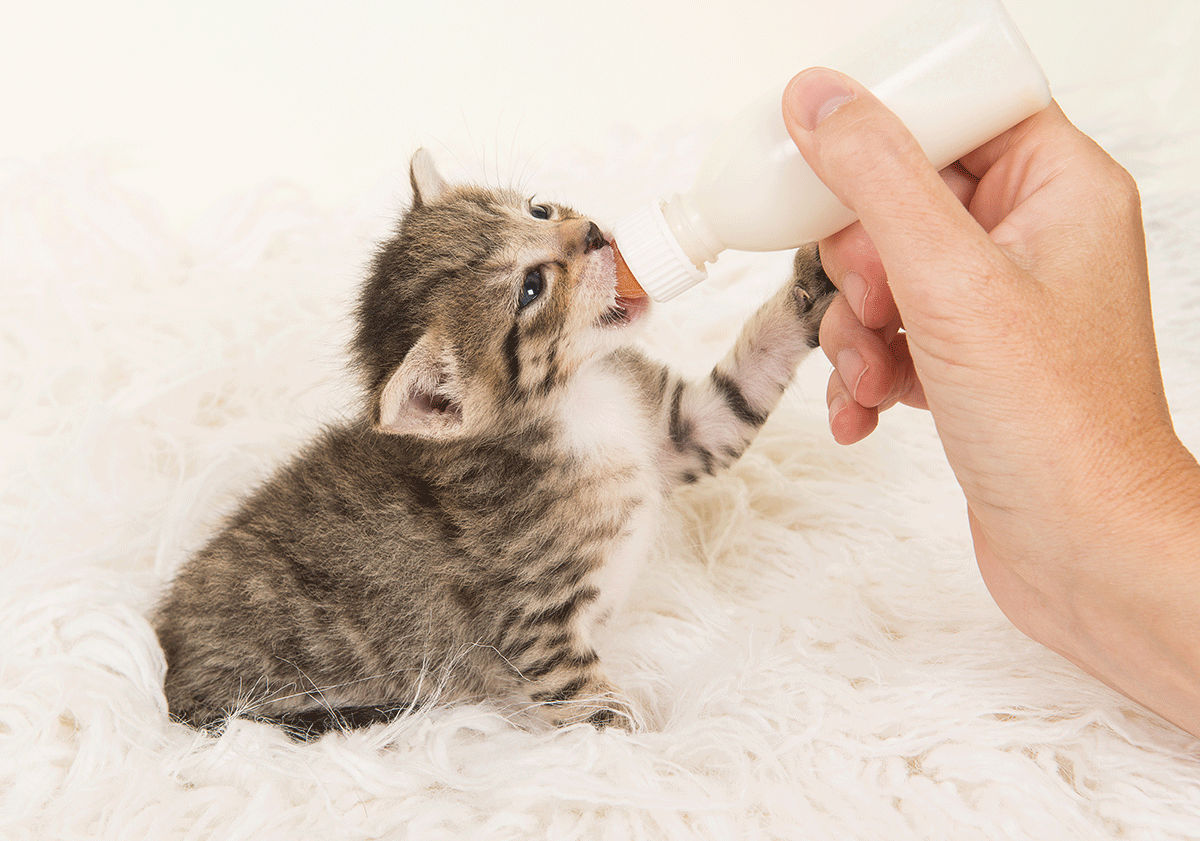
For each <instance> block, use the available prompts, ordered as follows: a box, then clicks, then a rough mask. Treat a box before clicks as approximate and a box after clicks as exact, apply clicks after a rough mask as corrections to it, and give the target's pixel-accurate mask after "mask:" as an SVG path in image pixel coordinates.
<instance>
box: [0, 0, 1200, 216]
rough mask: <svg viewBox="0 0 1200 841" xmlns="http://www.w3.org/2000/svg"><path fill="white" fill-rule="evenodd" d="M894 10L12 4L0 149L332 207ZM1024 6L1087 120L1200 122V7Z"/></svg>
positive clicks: (711, 97)
mask: <svg viewBox="0 0 1200 841" xmlns="http://www.w3.org/2000/svg"><path fill="white" fill-rule="evenodd" d="M896 2H897V0H836V2H832V1H829V2H823V1H822V0H792V2H765V0H742V1H741V2H723V3H721V2H710V3H704V4H701V3H695V2H682V0H670V1H669V2H653V0H610V2H606V3H602V4H601V3H575V2H561V1H560V2H549V0H538V2H529V0H519V2H471V3H453V2H449V3H428V2H422V3H413V2H406V3H397V2H393V3H387V2H341V3H336V4H334V3H328V4H322V3H313V2H283V0H260V1H259V2H245V1H244V0H242V1H241V2H239V0H208V2H186V3H185V2H168V3H151V2H136V1H135V0H105V2H88V3H54V2H49V3H45V2H28V0H25V1H24V2H20V3H15V2H7V0H6V3H5V5H4V7H3V17H2V19H0V24H2V25H0V103H2V105H3V112H2V113H3V119H2V124H3V127H2V129H0V160H4V159H8V160H9V162H10V163H11V161H12V160H13V159H16V160H18V161H43V160H45V159H50V160H53V159H55V158H56V157H61V156H63V155H66V156H68V157H69V156H78V155H79V154H81V153H84V154H88V155H100V156H102V157H103V159H104V160H105V161H106V166H110V167H111V166H116V167H117V168H118V170H119V171H120V173H121V177H122V179H123V180H124V181H125V183H127V184H129V185H130V186H132V187H134V188H135V189H137V190H138V191H139V192H143V193H145V194H148V195H149V196H150V197H152V199H153V200H155V201H156V202H158V203H160V204H161V206H162V207H163V209H164V210H165V212H166V213H167V214H168V216H169V217H170V218H172V219H174V220H176V221H177V222H185V223H186V222H187V221H189V220H191V219H193V218H195V217H196V215H197V214H199V213H202V212H203V211H204V210H205V209H206V208H208V207H211V206H212V204H213V203H214V202H216V201H218V200H219V199H221V198H222V197H224V196H227V195H229V194H230V193H232V192H235V191H237V190H239V189H241V188H244V187H246V186H248V185H253V184H257V183H261V182H262V181H264V180H269V179H283V180H285V181H287V182H289V183H293V184H295V185H298V186H300V187H301V188H303V189H304V190H305V191H306V192H307V193H308V194H309V195H310V196H311V197H312V198H313V199H314V200H315V201H317V202H318V203H320V204H323V205H331V204H341V203H344V202H347V201H352V200H354V199H355V198H356V197H358V196H361V195H363V194H364V193H365V192H367V191H370V190H373V189H374V190H378V189H380V186H381V185H382V186H383V188H384V189H386V190H387V191H390V194H391V195H395V196H399V195H402V194H403V190H404V189H405V187H404V183H403V178H402V177H401V176H402V174H403V166H404V164H405V162H406V160H407V157H408V155H409V154H410V152H411V151H412V149H413V148H414V147H415V146H417V145H419V144H422V143H423V144H427V145H429V146H430V147H431V148H432V149H433V150H434V151H435V153H436V154H437V155H438V157H439V159H440V160H442V161H443V165H444V167H445V168H447V169H448V170H450V172H451V173H452V174H453V173H454V172H455V170H456V169H457V170H458V171H459V172H461V173H466V174H469V175H475V176H478V175H481V174H482V175H485V176H486V177H489V178H492V179H494V180H495V179H499V180H508V179H513V178H518V177H520V178H521V179H522V180H529V177H530V176H531V175H536V171H537V167H538V165H539V161H541V160H544V159H545V158H546V157H548V156H552V155H553V153H554V151H555V150H559V149H564V148H573V149H579V148H583V149H587V150H589V152H591V153H592V154H594V155H598V156H601V157H603V156H604V155H605V154H606V151H605V150H606V149H607V148H621V147H622V146H626V147H627V146H628V144H627V143H626V144H621V143H618V142H616V140H617V139H619V138H625V139H628V138H629V137H631V136H632V137H642V138H644V137H664V138H666V137H670V136H672V134H673V133H683V132H686V131H688V130H695V129H696V128H697V127H699V126H707V125H711V124H714V123H716V122H719V121H720V119H721V117H722V115H724V114H726V113H728V112H729V111H731V110H733V109H736V107H737V106H738V105H740V104H741V103H742V102H744V101H745V100H747V99H749V98H751V97H752V96H753V95H755V94H757V93H758V92H759V91H761V90H763V89H765V88H768V87H770V86H772V85H774V86H778V87H780V88H782V86H783V84H784V82H785V81H786V79H787V78H788V77H790V76H791V75H792V73H794V72H795V71H797V70H799V69H801V68H803V67H805V66H807V65H808V64H809V63H811V62H812V61H813V57H819V56H821V55H822V54H823V53H824V51H825V50H826V49H827V48H828V47H829V45H830V44H833V43H837V42H839V41H842V40H844V39H847V38H852V37H853V35H854V33H855V31H856V30H857V29H858V28H859V27H860V25H861V22H862V21H869V20H871V19H872V18H874V17H878V15H879V14H880V13H881V11H883V10H885V9H887V8H889V7H891V6H894V5H895V4H896ZM1007 5H1008V7H1009V10H1010V12H1011V13H1012V15H1013V17H1014V18H1015V19H1016V20H1017V23H1018V24H1019V25H1020V27H1021V29H1022V30H1023V32H1024V33H1025V35H1026V38H1027V40H1028V41H1029V43H1030V45H1031V47H1032V48H1033V51H1034V53H1035V54H1036V55H1037V56H1038V57H1039V59H1040V60H1041V62H1042V64H1043V66H1044V68H1045V70H1046V72H1047V75H1048V76H1049V78H1050V81H1051V85H1052V87H1053V89H1054V91H1055V93H1056V95H1057V96H1058V98H1059V100H1060V102H1062V103H1063V105H1064V107H1065V108H1066V109H1067V111H1068V114H1070V115H1071V116H1073V117H1074V118H1075V119H1076V120H1077V121H1078V122H1080V123H1081V124H1082V125H1083V126H1084V127H1085V128H1089V127H1091V126H1092V125H1101V124H1103V123H1104V122H1105V121H1106V120H1107V121H1109V122H1112V121H1114V119H1115V118H1116V117H1117V116H1118V115H1116V114H1114V113H1113V112H1114V111H1117V110H1121V111H1123V112H1127V111H1128V110H1130V109H1132V110H1134V111H1136V112H1137V116H1138V118H1139V119H1144V121H1145V122H1146V124H1147V125H1148V126H1150V127H1152V130H1156V131H1157V130H1161V129H1162V128H1163V127H1164V126H1170V127H1172V128H1178V125H1176V124H1177V123H1178V122H1179V121H1180V120H1184V119H1186V120H1189V121H1191V122H1190V124H1191V125H1194V124H1195V116H1196V112H1197V111H1198V110H1200V107H1198V103H1200V98H1198V96H1197V93H1196V88H1197V86H1200V63H1198V60H1197V54H1200V37H1198V36H1197V23H1198V21H1200V3H1196V2H1194V0H1138V1H1137V2H1126V0H1121V2H1114V1H1113V0H1108V1H1107V2H1082V0H1009V2H1008V3H1007ZM1097 80H1099V81H1100V82H1102V83H1111V85H1112V87H1113V89H1114V90H1117V89H1120V90H1122V91H1124V92H1125V94H1124V95H1122V96H1119V97H1114V98H1112V99H1111V100H1110V99H1109V98H1107V97H1106V96H1105V95H1104V90H1105V86H1104V84H1101V85H1093V84H1092V83H1093V82H1095V81H1097ZM1084 85H1087V86H1088V87H1087V89H1086V90H1085V89H1083V86H1084ZM1131 91H1132V93H1130V92H1131ZM1119 116H1120V122H1121V123H1122V124H1125V125H1128V124H1129V120H1128V116H1129V115H1128V113H1122V114H1121V115H1119ZM1184 163H1185V164H1186V165H1188V166H1189V170H1188V173H1189V174H1190V175H1194V174H1195V173H1196V172H1197V171H1200V168H1198V167H1196V161H1195V160H1192V161H1187V162H1184ZM606 164H607V165H608V166H610V167H616V168H618V169H619V166H620V162H619V161H612V160H606ZM533 180H534V181H536V178H535V179H533ZM636 198H637V199H642V198H645V197H642V196H639V197H636Z"/></svg>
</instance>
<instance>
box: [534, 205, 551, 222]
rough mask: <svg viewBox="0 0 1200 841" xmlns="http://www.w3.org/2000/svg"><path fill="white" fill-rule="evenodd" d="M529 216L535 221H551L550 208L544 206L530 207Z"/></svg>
mask: <svg viewBox="0 0 1200 841" xmlns="http://www.w3.org/2000/svg"><path fill="white" fill-rule="evenodd" d="M529 215H530V216H532V217H533V218H534V219H549V218H550V207H549V206H548V205H544V204H531V205H529Z"/></svg>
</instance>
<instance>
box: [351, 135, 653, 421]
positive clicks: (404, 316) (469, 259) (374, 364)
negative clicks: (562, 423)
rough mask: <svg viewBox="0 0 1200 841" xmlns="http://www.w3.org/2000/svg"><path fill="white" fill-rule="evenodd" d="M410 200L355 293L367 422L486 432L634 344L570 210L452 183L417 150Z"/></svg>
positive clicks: (636, 309) (634, 317) (593, 234)
mask: <svg viewBox="0 0 1200 841" xmlns="http://www.w3.org/2000/svg"><path fill="white" fill-rule="evenodd" d="M410 177H411V180H412V188H413V203H412V207H411V208H410V209H409V211H408V213H407V214H406V215H405V217H404V219H403V220H402V222H401V225H400V229H399V231H398V233H397V234H396V236H394V237H393V238H392V239H391V240H390V241H388V242H387V243H385V244H384V245H383V247H382V249H381V250H380V252H379V254H378V256H377V257H376V259H375V264H374V268H373V271H372V273H371V276H370V278H369V279H368V280H367V283H366V285H365V286H364V288H363V291H362V295H361V297H360V299H359V306H358V311H357V318H358V331H357V334H356V336H355V340H354V351H355V355H356V357H357V361H358V365H359V368H360V369H361V371H362V373H363V375H364V377H365V380H366V385H367V389H368V396H369V411H370V414H371V419H372V422H373V424H374V426H375V427H376V429H378V430H380V431H383V432H390V433H396V434H414V435H421V436H426V437H434V438H453V437H459V436H464V435H470V434H477V433H483V432H487V431H489V430H491V431H495V430H497V429H501V428H503V427H504V425H506V424H509V423H511V422H512V421H513V419H514V418H519V417H521V416H522V414H523V413H524V414H525V415H527V414H528V413H529V412H530V410H531V409H532V408H533V407H534V406H535V404H539V403H544V402H545V401H548V400H552V399H553V397H554V395H555V393H556V392H557V391H558V390H559V389H560V388H561V387H562V386H563V385H564V384H565V383H566V382H567V381H568V380H569V379H570V378H571V376H572V375H573V374H574V373H575V372H576V371H578V370H579V369H580V368H581V367H582V366H583V365H585V364H587V362H588V361H589V360H591V359H595V358H598V357H600V356H603V355H605V354H607V353H609V352H611V351H612V350H614V349H615V348H617V347H619V346H620V345H622V344H625V343H626V342H628V341H629V340H630V338H631V337H630V335H629V330H628V329H627V328H628V327H629V325H631V324H633V323H634V322H636V321H638V320H640V318H641V316H642V315H643V314H644V313H645V310H646V309H647V307H648V301H647V300H646V299H644V298H641V299H623V298H618V296H617V294H616V283H617V279H616V265H615V262H614V255H613V249H612V247H611V246H610V245H609V244H608V242H607V238H606V237H605V235H604V233H603V232H602V231H601V229H600V228H599V227H598V226H597V225H596V224H595V223H594V222H592V221H591V220H590V219H587V218H585V217H583V216H581V215H580V214H578V213H576V212H575V211H573V210H571V209H570V208H567V207H563V206H561V205H553V204H548V203H533V202H531V201H530V200H529V199H526V198H523V197H521V196H519V195H517V194H516V193H514V192H512V191H510V190H492V189H485V188H482V187H477V186H471V185H450V184H447V183H446V181H445V180H444V179H443V178H442V177H441V175H439V174H438V172H437V170H436V169H435V168H434V165H433V161H432V159H431V158H430V157H429V155H428V153H426V152H425V151H424V150H418V151H417V153H416V154H415V155H413V159H412V164H411V166H410Z"/></svg>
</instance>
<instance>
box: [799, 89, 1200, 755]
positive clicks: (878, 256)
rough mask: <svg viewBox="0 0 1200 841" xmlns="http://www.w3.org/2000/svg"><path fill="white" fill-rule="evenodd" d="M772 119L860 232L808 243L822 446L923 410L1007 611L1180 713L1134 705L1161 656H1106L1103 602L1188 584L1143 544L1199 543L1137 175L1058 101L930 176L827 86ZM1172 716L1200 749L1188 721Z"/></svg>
mask: <svg viewBox="0 0 1200 841" xmlns="http://www.w3.org/2000/svg"><path fill="white" fill-rule="evenodd" d="M784 118H785V122H786V123H787V126H788V130H789V132H790V133H791V135H792V138H793V140H794V141H795V142H796V145H797V146H798V147H799V149H800V151H801V153H802V154H803V155H804V157H805V159H806V160H807V161H808V162H809V164H810V166H812V168H813V170H814V171H815V172H816V173H817V175H818V176H819V177H821V179H822V180H823V181H824V182H825V183H826V184H827V185H828V186H829V187H830V189H831V190H833V192H834V193H835V194H836V195H837V196H838V198H839V199H840V200H841V201H842V202H843V203H844V204H846V205H847V206H848V207H850V208H852V209H853V210H854V211H855V212H856V213H857V214H858V216H859V219H860V221H859V222H857V223H855V224H854V225H852V226H850V227H849V228H847V229H845V230H843V231H841V232H839V233H837V234H835V235H833V236H831V237H829V238H827V239H826V240H824V241H822V242H821V243H820V252H821V259H822V262H823V264H824V266H825V268H826V271H827V273H828V274H829V276H830V278H831V279H832V280H833V282H834V283H835V284H836V285H837V286H838V287H839V289H840V290H841V291H842V295H841V296H839V298H838V299H836V300H835V301H834V303H833V305H832V306H831V307H830V309H829V311H828V313H827V314H826V316H825V320H824V322H823V323H822V326H821V345H822V347H823V348H824V350H825V353H826V354H827V355H828V356H829V358H830V360H831V361H833V362H834V364H835V366H836V370H835V371H834V373H833V375H832V376H831V378H830V382H829V389H828V395H827V399H828V401H829V405H830V425H831V428H832V430H833V433H834V436H835V438H836V439H837V440H838V441H840V442H842V443H851V442H853V441H856V440H859V439H861V438H863V437H864V436H866V435H867V434H869V433H870V432H871V431H872V430H873V429H874V427H875V424H876V423H877V419H878V415H879V412H880V411H882V410H884V409H886V408H888V407H890V406H892V405H894V404H895V403H897V402H905V403H908V404H910V405H914V406H918V407H927V408H928V409H929V410H930V412H931V413H932V415H933V420H934V423H935V424H936V427H937V431H938V434H939V436H940V437H941V440H942V444H943V447H944V448H945V452H946V456H947V459H948V460H949V462H950V465H951V467H952V468H953V469H954V473H955V476H956V477H957V479H958V481H959V483H960V484H961V486H962V488H963V491H964V494H965V496H966V500H967V506H968V516H969V520H970V525H971V531H972V536H973V538H974V541H975V551H976V557H977V560H978V562H979V567H980V570H981V572H982V574H983V577H984V580H985V582H986V583H987V585H988V587H989V589H990V591H991V593H992V595H993V597H994V598H995V599H996V601H997V603H998V604H999V605H1000V607H1001V608H1002V609H1003V610H1004V611H1005V613H1006V614H1007V615H1008V616H1009V617H1010V619H1012V621H1013V622H1014V624H1016V625H1017V626H1018V627H1019V628H1021V629H1022V630H1024V631H1025V632H1026V633H1027V634H1029V635H1030V636H1032V637H1034V638H1035V639H1038V640H1040V641H1042V642H1044V643H1046V644H1047V645H1049V646H1051V647H1053V648H1055V649H1056V650H1058V651H1060V652H1062V653H1064V654H1066V655H1067V656H1068V657H1070V658H1071V659H1073V660H1075V662H1077V663H1079V664H1080V665H1082V666H1083V667H1084V668H1087V669H1088V670H1089V671H1092V672H1093V673H1095V674H1098V675H1099V676H1101V677H1102V678H1103V679H1105V680H1107V681H1108V682H1110V683H1112V684H1113V685H1116V686H1117V687H1118V688H1121V689H1122V690H1123V691H1125V692H1126V693H1127V694H1131V695H1133V696H1134V697H1137V698H1139V700H1142V701H1143V703H1147V704H1148V705H1150V706H1152V707H1154V708H1156V709H1159V710H1160V711H1163V710H1164V709H1168V710H1170V711H1174V709H1175V707H1173V706H1171V705H1170V703H1167V702H1163V701H1161V700H1159V699H1158V698H1150V699H1147V698H1146V695H1145V693H1146V692H1147V691H1152V690H1148V689H1147V688H1146V684H1145V681H1144V680H1143V679H1142V678H1143V677H1144V676H1141V675H1139V674H1138V668H1139V667H1138V664H1137V663H1136V662H1133V663H1132V664H1131V663H1130V662H1128V661H1130V660H1132V661H1137V660H1138V659H1139V658H1140V659H1141V660H1142V666H1143V667H1144V665H1145V663H1146V662H1147V660H1146V659H1145V658H1146V657H1149V656H1162V655H1161V653H1159V654H1157V655H1150V654H1147V653H1146V652H1144V651H1140V650H1139V652H1136V653H1135V652H1126V654H1128V655H1129V656H1127V657H1114V656H1113V652H1112V651H1111V640H1110V641H1109V645H1108V649H1109V650H1107V651H1106V650H1104V649H1105V646H1103V645H1100V644H1099V643H1098V642H1097V639H1098V638H1103V637H1104V636H1105V635H1106V634H1107V633H1109V631H1106V630H1104V629H1105V628H1111V627H1113V623H1112V622H1109V623H1108V624H1107V625H1106V624H1105V622H1106V620H1107V619H1109V618H1110V617H1105V616H1104V615H1103V611H1104V609H1107V608H1104V609H1101V610H1100V612H1099V613H1098V614H1097V613H1096V610H1097V608H1096V605H1098V604H1103V605H1109V606H1112V605H1113V604H1115V601H1116V600H1119V599H1124V600H1125V601H1126V602H1128V601H1129V600H1130V599H1133V600H1134V601H1136V602H1137V605H1138V607H1137V609H1136V610H1135V609H1134V608H1132V607H1130V606H1129V604H1125V603H1122V606H1121V609H1122V610H1125V611H1126V612H1127V613H1128V616H1129V621H1130V624H1131V625H1134V624H1136V623H1137V620H1138V619H1139V617H1140V619H1142V620H1144V619H1145V618H1146V614H1147V612H1150V613H1153V612H1154V611H1155V610H1156V609H1158V608H1161V598H1162V597H1163V595H1164V594H1163V593H1162V592H1161V589H1162V587H1163V586H1169V587H1172V588H1178V587H1179V586H1180V584H1179V582H1178V581H1172V582H1171V583H1170V584H1169V585H1164V584H1163V582H1162V581H1159V582H1157V583H1155V582H1154V581H1153V580H1152V579H1150V578H1149V577H1147V576H1145V575H1144V570H1145V560H1146V559H1145V557H1144V552H1145V551H1149V550H1147V545H1148V544H1147V541H1150V543H1151V544H1153V543H1154V541H1156V540H1157V541H1158V543H1159V544H1161V543H1162V542H1163V539H1164V535H1167V534H1175V533H1176V532H1177V533H1178V534H1179V539H1178V540H1176V541H1175V543H1174V544H1172V546H1173V549H1179V548H1180V547H1181V546H1182V544H1183V543H1184V542H1187V541H1193V543H1192V544H1191V545H1193V546H1194V538H1193V537H1192V536H1191V535H1193V534H1195V533H1197V531H1200V529H1196V526H1197V525H1198V522H1197V521H1198V520H1200V516H1197V512H1200V490H1198V489H1200V474H1198V472H1197V471H1198V470H1200V468H1197V466H1196V462H1195V460H1194V459H1193V458H1192V457H1191V455H1190V454H1189V453H1188V452H1187V450H1186V449H1185V448H1184V447H1183V446H1182V444H1181V443H1180V442H1179V440H1178V438H1177V437H1176V436H1175V433H1174V429H1173V427H1172V424H1171V418H1170V414H1169V411H1168V408H1167V404H1166V401H1165V398H1164V396H1163V388H1162V380H1161V375H1160V373H1159V367H1158V356H1157V351H1156V348H1155V341H1154V332H1153V325H1152V322H1151V314H1150V296H1149V284H1148V274H1147V268H1146V250H1145V242H1144V237H1143V232H1142V223H1141V212H1140V201H1139V197H1138V192H1137V188H1136V185H1135V184H1134V182H1133V180H1132V178H1131V177H1130V176H1129V175H1128V173H1126V172H1125V170H1123V169H1122V168H1121V167H1120V166H1119V165H1118V164H1117V163H1116V162H1115V161H1113V160H1112V158H1110V157H1109V156H1108V155H1107V154H1106V153H1105V152H1104V151H1103V150H1102V149H1101V148H1100V147H1099V146H1097V145H1096V144H1095V143H1094V142H1093V141H1091V140H1090V139H1089V138H1088V137H1087V136H1085V135H1084V134H1082V133H1081V132H1079V131H1078V129H1076V128H1075V127H1074V126H1073V125H1072V124H1071V123H1070V122H1069V121H1068V120H1067V119H1066V117H1065V116H1064V115H1063V113H1062V111H1061V110H1060V109H1059V108H1058V106H1057V105H1054V104H1052V105H1051V106H1050V107H1049V108H1047V109H1046V110H1044V111H1042V112H1041V113H1039V114H1036V115H1034V116H1033V117H1030V118H1029V119H1028V120H1026V121H1024V122H1023V123H1021V124H1020V125H1018V126H1016V127H1015V128H1013V129H1011V130H1010V131H1008V132H1006V133H1005V134H1003V135H1001V136H1000V137H998V138H996V139H995V140H993V141H991V142H989V143H987V144H985V145H984V146H983V147H981V148H980V149H978V150H976V151H974V152H972V153H971V154H969V155H967V156H965V157H964V158H963V159H962V160H961V161H960V162H959V163H958V164H956V165H955V166H952V167H950V168H948V169H947V170H944V171H943V172H942V173H940V174H939V173H937V172H935V171H934V169H933V167H932V166H931V165H930V164H929V162H928V160H927V159H926V158H925V155H924V153H923V152H922V151H921V150H920V148H919V146H918V145H917V143H916V141H915V140H913V138H912V136H911V135H910V134H909V133H908V131H907V130H906V129H905V128H904V126H903V125H902V124H901V123H900V122H899V120H898V119H897V118H896V117H895V115H893V114H892V113H891V112H890V111H888V110H887V109H886V108H885V107H883V106H882V105H881V104H880V103H879V102H878V100H876V99H875V97H874V96H872V95H871V94H870V93H869V92H868V91H866V90H865V89H864V88H863V87H862V86H861V85H859V84H857V83H856V82H854V81H853V80H850V79H848V78H847V77H844V76H842V75H841V74H838V73H834V72H833V71H829V70H822V69H814V70H808V71H805V72H804V73H801V74H800V75H798V76H797V77H796V78H795V79H793V80H792V82H791V84H789V86H788V89H787V91H786V92H785V95H784ZM939 176H940V177H939ZM901 326H903V332H899V330H900V328H901ZM1148 523H1155V524H1161V526H1157V527H1156V528H1155V529H1148V528H1147V524H1148ZM1167 542H1168V543H1170V542H1171V541H1170V540H1169V539H1168V540H1167ZM1159 550H1160V551H1165V550H1163V549H1162V547H1161V545H1160V546H1159ZM1185 554H1186V553H1185ZM1196 577H1197V576H1192V578H1196ZM1185 583H1186V584H1188V585H1189V586H1191V588H1192V592H1195V593H1196V594H1197V595H1200V581H1193V580H1191V579H1185ZM1118 590H1121V591H1122V592H1121V593H1120V594H1118V592H1117V591H1118ZM1156 605H1157V606H1158V607H1156ZM1085 617H1087V618H1085ZM1093 622H1094V625H1093ZM1173 633H1174V631H1170V632H1168V631H1167V630H1165V629H1162V633H1161V634H1159V636H1160V637H1161V636H1162V635H1163V634H1168V635H1169V634H1173ZM1143 643H1144V645H1145V646H1149V647H1151V648H1153V646H1154V645H1156V644H1159V643H1162V640H1161V639H1158V638H1157V637H1156V638H1155V640H1149V639H1147V640H1144V641H1143ZM1160 647H1161V646H1160ZM1192 656H1193V659H1192V660H1190V661H1189V662H1193V663H1195V662H1196V660H1200V654H1195V653H1193V654H1192ZM1131 669H1132V671H1131ZM1139 681H1140V682H1141V685H1140V686H1139ZM1196 688H1197V692H1198V693H1200V682H1198V683H1197V687H1196ZM1139 691H1140V692H1141V693H1142V694H1140V695H1139V694H1138V692H1139ZM1195 700H1196V699H1194V698H1192V699H1184V701H1182V702H1180V703H1181V705H1183V706H1186V704H1187V703H1194V701H1195ZM1172 703H1173V702H1172ZM1168 717H1172V715H1168ZM1172 719H1173V720H1175V721H1177V722H1179V721H1181V720H1184V719H1186V720H1187V721H1188V722H1189V723H1190V724H1191V726H1192V727H1191V729H1193V732H1200V714H1197V713H1196V712H1194V711H1193V712H1190V713H1184V714H1176V715H1174V716H1173V717H1172Z"/></svg>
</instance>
